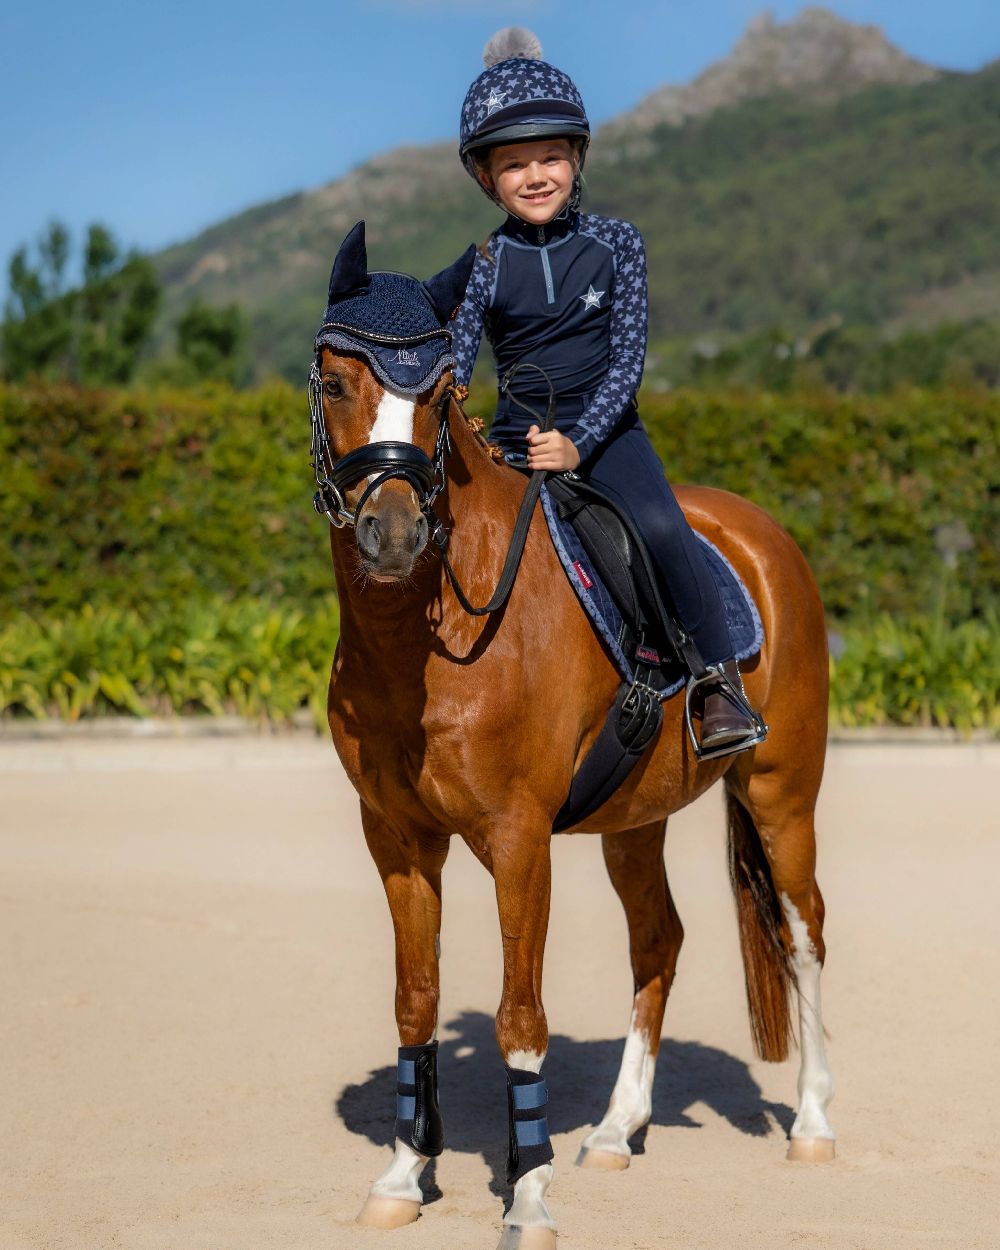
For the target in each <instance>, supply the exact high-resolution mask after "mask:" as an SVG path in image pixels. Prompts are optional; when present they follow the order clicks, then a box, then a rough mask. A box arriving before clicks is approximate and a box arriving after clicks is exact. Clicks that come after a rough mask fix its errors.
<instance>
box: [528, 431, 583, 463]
mask: <svg viewBox="0 0 1000 1250" xmlns="http://www.w3.org/2000/svg"><path fill="white" fill-rule="evenodd" d="M527 441H528V468H529V469H544V470H545V471H546V472H548V473H562V472H564V471H565V470H566V469H575V468H576V467H577V466H578V465H579V463H580V453H579V452H578V451H577V449H576V445H575V444H574V443H572V442H571V441H570V440H569V439H568V438H567V437H566V435H565V434H560V433H559V431H558V430H549V432H548V433H547V434H543V433H542V432H541V430H540V429H539V428H538V426H537V425H533V426H532V427H531V429H530V430H529V431H528V440H527Z"/></svg>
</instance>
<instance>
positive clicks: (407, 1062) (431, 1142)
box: [358, 803, 448, 1228]
mask: <svg viewBox="0 0 1000 1250" xmlns="http://www.w3.org/2000/svg"><path fill="white" fill-rule="evenodd" d="M361 823H362V825H363V827H364V831H365V838H366V840H367V842H368V849H369V850H370V851H371V854H372V858H373V859H374V860H375V864H376V866H377V868H378V871H379V875H380V876H381V878H382V885H383V886H384V887H385V893H386V898H387V899H388V900H389V910H390V912H391V913H392V924H393V929H394V931H395V937H396V1026H397V1028H398V1030H399V1041H400V1047H399V1059H398V1067H397V1097H396V1147H395V1152H394V1154H393V1157H392V1161H391V1163H390V1164H389V1166H388V1167H387V1168H386V1170H385V1171H384V1172H383V1173H382V1175H381V1176H380V1177H379V1178H378V1180H376V1181H375V1183H374V1185H372V1187H371V1192H370V1193H369V1195H368V1198H367V1200H366V1202H365V1204H364V1206H363V1207H362V1209H361V1211H360V1213H359V1215H358V1223H359V1224H364V1225H366V1226H368V1227H369V1228H399V1227H401V1226H402V1225H404V1224H410V1223H412V1222H413V1221H414V1220H415V1219H416V1218H417V1217H418V1216H419V1214H420V1204H421V1201H422V1197H423V1195H422V1193H421V1190H420V1184H419V1179H420V1173H421V1172H422V1171H423V1169H424V1166H425V1165H426V1164H427V1162H428V1160H429V1159H430V1158H432V1157H434V1156H436V1155H439V1154H440V1153H441V1149H442V1147H443V1137H442V1130H441V1114H440V1111H439V1109H438V1100H437V1041H436V1033H437V1018H438V999H439V993H440V989H439V976H438V955H439V949H440V948H439V934H440V931H441V869H442V867H443V866H444V861H445V857H446V856H447V854H448V842H447V839H440V838H434V837H431V836H429V835H421V834H417V833H403V832H402V831H400V830H397V829H395V828H393V827H392V826H391V825H389V824H388V823H387V822H386V821H384V820H383V819H382V818H381V817H379V816H377V815H376V814H375V813H374V812H372V811H371V810H370V809H369V808H368V807H366V805H365V804H364V803H362V805H361Z"/></svg>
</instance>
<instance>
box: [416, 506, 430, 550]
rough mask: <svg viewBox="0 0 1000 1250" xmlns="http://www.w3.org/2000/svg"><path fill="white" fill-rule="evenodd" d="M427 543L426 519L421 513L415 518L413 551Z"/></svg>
mask: <svg viewBox="0 0 1000 1250" xmlns="http://www.w3.org/2000/svg"><path fill="white" fill-rule="evenodd" d="M426 541H427V518H426V517H425V516H424V514H423V513H421V514H420V516H418V517H417V524H416V526H415V527H414V544H413V550H414V551H419V550H420V548H421V547H422V546H423V545H424V543H425V542H426Z"/></svg>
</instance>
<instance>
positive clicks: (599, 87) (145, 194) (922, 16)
mask: <svg viewBox="0 0 1000 1250" xmlns="http://www.w3.org/2000/svg"><path fill="white" fill-rule="evenodd" d="M766 7H769V8H770V9H771V10H772V12H773V13H774V14H775V16H776V17H777V18H778V19H779V20H782V21H783V20H787V19H788V18H790V17H792V16H794V15H795V14H797V13H799V12H800V11H801V10H802V9H803V8H804V7H805V6H804V5H803V4H801V3H795V2H792V0H775V2H774V3H772V4H770V5H766V4H764V3H758V2H755V0H718V2H714V3H713V2H711V0H707V2H706V0H624V2H621V3H609V2H608V0H506V2H503V0H501V2H494V3H487V2H485V0H482V2H480V0H361V2H353V3H344V0H340V2H339V3H337V2H336V0H335V2H334V3H327V4H326V5H320V4H308V5H307V4H303V3H301V2H300V0H279V2H277V3H276V2H274V0H268V2H267V3H264V2H262V0H240V2H239V3H236V2H235V0H200V2H199V3H195V0H171V2H170V3H169V4H163V5H155V6H154V5H147V4H143V3H142V0H132V2H131V3H125V2H124V0H118V2H115V0H91V3H89V4H86V5H83V4H80V3H79V2H78V0H77V2H76V3H73V4H69V3H65V0H47V3H45V4H39V3H34V4H28V3H25V0H20V2H19V3H17V4H16V6H15V4H14V3H13V2H12V3H8V4H6V5H4V6H3V8H2V10H0V265H2V267H3V277H2V279H0V287H2V286H5V284H6V263H7V258H8V257H9V255H10V253H11V251H12V250H13V249H14V247H16V246H17V245H18V244H19V243H21V242H24V241H30V240H33V239H34V238H35V237H36V236H37V235H38V233H39V232H40V230H41V229H42V228H43V227H44V225H45V223H46V222H47V221H48V220H50V219H51V218H53V217H58V218H60V219H61V220H63V221H65V222H66V223H67V224H68V225H69V226H70V227H71V229H72V230H73V231H74V232H75V233H76V235H77V236H79V234H80V233H81V232H82V230H83V229H84V227H85V225H86V223H88V222H90V221H94V220H100V221H103V222H104V223H106V224H107V225H109V226H110V227H111V229H112V230H113V231H114V232H115V234H116V235H117V236H118V237H119V239H120V240H121V241H122V242H124V243H126V244H129V245H135V246H139V247H142V248H145V249H154V248H158V247H161V246H163V245H165V244H166V243H169V242H172V241H176V240H179V239H183V238H186V237H189V236H190V235H191V234H193V233H195V232H196V231H198V230H199V229H201V228H202V227H204V226H207V225H210V224H211V223H213V222H215V221H218V220H220V219H222V218H224V217H227V216H229V215H230V214H232V213H234V212H237V211H238V210H239V209H241V208H246V207H249V206H250V205H252V204H255V203H259V202H261V201H263V200H267V199H271V198H274V197H276V196H279V195H282V194H285V193H288V192H291V191H295V190H298V189H300V188H302V187H308V186H315V185H319V184H321V183H324V182H327V181H329V180H330V179H332V178H334V177H336V176H338V175H340V174H342V173H345V172H346V171H347V170H348V169H350V168H351V166H353V165H355V164H357V163H358V162H359V161H362V160H364V159H365V158H366V157H368V156H371V155H373V154H374V153H376V152H379V151H383V150H385V149H387V148H391V147H394V146H396V145H398V144H402V143H424V142H429V141H432V140H435V139H446V138H449V137H451V136H452V135H453V134H454V133H455V131H456V129H457V119H458V110H459V106H460V104H461V100H462V96H463V94H464V92H465V89H466V87H467V85H468V83H469V82H470V81H471V79H472V78H473V77H474V76H475V74H476V73H477V72H478V71H479V69H480V68H481V64H482V62H481V59H480V57H481V50H482V46H483V44H484V43H485V41H486V39H487V38H488V37H489V36H490V34H492V33H493V31H494V30H496V29H497V28H499V27H501V26H505V25H510V24H513V23H518V24H522V25H527V26H530V27H531V28H533V29H534V30H535V31H536V32H537V33H538V35H539V36H540V38H541V40H542V44H543V46H544V48H545V52H546V55H547V57H549V58H550V59H551V60H552V61H553V62H554V63H555V64H557V65H559V66H561V67H562V68H564V69H566V70H567V71H568V72H569V73H571V74H572V75H573V77H574V78H575V79H576V81H577V83H578V85H579V86H580V88H581V90H582V92H583V95H584V98H585V100H586V101H587V105H588V110H589V112H590V115H591V118H592V120H594V121H596V122H600V121H603V120H606V119H608V118H609V117H612V116H614V115H615V114H616V113H619V112H621V111H622V110H624V109H626V108H629V107H631V106H632V105H634V104H636V103H637V102H638V101H639V100H640V99H641V98H642V96H643V95H645V94H646V93H647V92H649V91H652V90H653V89H654V88H656V87H658V86H660V85H662V84H663V83H665V82H678V83H679V82H687V81H689V80H690V79H691V78H693V77H694V76H695V75H696V74H697V73H698V72H699V71H700V70H702V69H704V68H705V66H707V65H708V64H710V63H711V62H712V61H715V60H718V59H719V58H720V57H723V56H725V55H726V53H727V52H729V51H730V50H731V49H732V47H733V45H734V44H735V42H736V41H737V39H738V38H739V36H740V34H741V32H742V31H743V29H744V28H745V26H746V25H747V23H748V22H749V20H750V19H751V18H752V17H753V16H754V15H755V14H756V13H758V12H760V11H761V10H762V9H763V8H766ZM826 7H828V8H831V9H832V10H833V11H835V12H837V13H839V14H841V15H842V16H844V17H846V18H849V19H850V20H852V21H857V22H871V23H876V24H878V25H880V26H881V27H882V28H883V29H884V30H885V31H886V33H887V34H888V36H889V37H890V38H891V39H892V40H894V41H895V42H896V43H898V44H899V45H900V46H901V47H903V48H904V49H905V50H906V51H907V52H909V53H910V54H911V55H913V56H916V57H919V58H921V59H923V60H926V61H930V62H932V63H933V64H936V65H941V66H946V67H948V68H954V69H966V70H969V69H977V68H979V67H981V66H982V65H984V64H986V63H987V62H988V61H991V60H994V59H996V58H997V57H1000V0H949V2H948V3H945V2H944V0H831V3H829V4H828V5H827V6H826ZM432 192H433V188H428V193H429V194H430V193H432Z"/></svg>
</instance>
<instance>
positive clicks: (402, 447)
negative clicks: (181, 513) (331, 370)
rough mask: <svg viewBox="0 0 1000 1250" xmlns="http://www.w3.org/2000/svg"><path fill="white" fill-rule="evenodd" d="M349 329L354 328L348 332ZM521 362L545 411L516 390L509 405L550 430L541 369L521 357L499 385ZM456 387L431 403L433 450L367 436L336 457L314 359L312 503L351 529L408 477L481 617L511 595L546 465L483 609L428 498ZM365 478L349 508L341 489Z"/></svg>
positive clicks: (447, 447)
mask: <svg viewBox="0 0 1000 1250" xmlns="http://www.w3.org/2000/svg"><path fill="white" fill-rule="evenodd" d="M354 333H357V332H356V331H354ZM373 337H374V336H373ZM521 369H534V370H535V371H536V372H537V373H540V374H541V375H542V377H543V378H544V379H545V382H546V385H547V386H548V388H549V401H548V406H547V408H546V413H545V417H544V418H540V417H539V415H538V413H537V412H535V410H534V409H533V408H530V407H528V405H527V404H525V403H524V402H523V401H521V400H520V399H518V398H517V396H516V395H514V394H510V398H511V399H512V400H513V402H514V403H515V404H517V405H518V406H519V407H521V408H523V409H524V410H525V412H527V413H529V414H530V415H531V416H533V417H535V419H536V420H538V423H539V426H540V428H541V430H542V431H543V432H545V431H548V430H550V429H551V428H552V425H553V422H554V420H555V388H554V387H553V385H552V382H551V380H550V378H549V376H548V374H547V373H546V372H545V370H544V369H541V368H540V367H539V366H538V365H533V364H530V363H528V362H519V363H517V364H515V365H514V366H513V367H512V368H511V369H509V370H508V372H507V374H506V375H505V377H504V379H503V382H502V384H501V387H500V389H501V391H502V392H504V393H509V388H510V384H511V382H512V381H513V380H514V378H515V376H516V375H517V373H518V372H519V371H520V370H521ZM456 389H457V388H456V386H455V384H454V383H449V384H448V385H447V386H446V387H445V389H444V392H443V393H442V396H441V399H440V401H439V403H438V405H437V408H438V431H437V437H436V438H435V440H434V455H433V457H431V456H428V455H427V453H426V452H425V451H423V450H422V449H421V448H420V447H417V446H415V445H414V444H413V443H398V442H391V441H381V442H374V443H366V444H364V445H363V446H361V447H356V448H355V449H354V451H349V452H348V453H347V455H346V456H341V457H340V459H339V460H337V459H335V458H334V455H333V450H332V448H331V447H330V439H329V436H328V434H327V432H326V422H325V421H324V419H323V379H322V377H321V376H320V372H319V366H318V365H317V364H316V362H315V361H314V362H313V365H312V368H311V369H310V371H309V418H310V424H311V439H310V447H309V451H310V456H311V463H312V469H313V473H314V474H315V477H316V486H317V490H316V494H315V495H314V496H313V507H314V508H315V509H316V511H317V512H318V513H319V514H320V515H321V516H325V517H326V518H327V520H328V521H329V522H330V524H331V525H332V526H334V528H335V529H343V528H344V527H345V526H350V527H351V528H356V526H357V524H358V521H359V520H360V518H361V510H362V509H363V508H364V506H365V504H366V503H367V502H368V500H369V499H370V498H371V496H372V495H373V494H374V492H375V491H377V490H378V488H379V487H380V486H381V485H383V483H385V482H388V481H392V480H394V479H395V480H399V481H404V482H406V483H407V484H408V485H409V486H410V488H411V489H412V490H413V492H414V494H415V495H416V497H417V504H418V506H419V508H420V511H421V512H422V513H423V515H424V517H425V518H426V520H427V525H428V532H429V534H430V538H431V540H432V541H433V543H434V545H435V546H436V547H437V549H438V551H439V552H440V555H441V561H442V563H443V564H444V567H445V571H446V572H447V574H448V578H449V580H450V582H451V584H452V588H453V589H454V591H455V596H456V598H457V599H458V601H459V603H460V604H461V605H462V607H463V608H464V610H465V611H466V612H468V613H469V614H470V615H472V616H486V615H488V614H489V613H491V612H495V611H496V610H497V608H499V607H501V606H502V604H503V603H504V602H505V601H506V599H507V596H508V595H509V594H510V591H511V587H512V586H513V585H514V578H515V577H516V576H517V570H518V567H519V565H520V563H521V555H522V553H523V552H524V544H525V542H526V540H527V537H528V527H529V526H530V524H531V516H532V513H533V512H534V510H535V504H536V503H537V502H538V495H539V492H540V490H541V488H542V481H543V480H544V478H545V471H544V470H542V469H536V470H535V471H534V472H533V473H532V475H531V479H530V481H529V483H528V489H527V490H526V491H525V494H524V499H523V500H522V501H521V507H520V509H519V511H518V514H517V520H516V521H515V523H514V531H513V534H512V535H511V542H510V547H509V548H508V551H507V558H506V560H505V561H504V567H503V570H502V572H501V574H500V580H499V581H498V583H497V588H496V590H495V591H494V592H493V594H492V596H491V597H490V600H489V602H488V603H486V604H484V605H483V606H482V607H481V608H477V607H474V606H473V605H472V603H470V601H469V599H468V597H467V596H466V594H465V591H464V590H463V589H462V586H461V584H460V583H459V580H458V578H457V577H456V575H455V570H454V569H453V568H452V566H451V561H450V560H449V559H448V541H449V535H448V531H447V530H446V529H445V527H444V524H443V522H442V521H441V519H440V517H439V516H438V515H437V513H436V512H435V511H434V501H435V500H436V499H437V497H438V495H440V493H441V492H442V491H443V490H444V488H445V485H446V483H447V475H446V470H445V461H446V459H447V457H448V453H449V452H450V451H451V433H450V430H449V425H448V420H449V415H450V409H451V404H452V401H455V402H457V396H456ZM366 477H367V478H370V479H371V481H369V483H368V485H367V486H366V487H365V489H364V491H363V492H362V494H361V497H360V499H359V500H358V502H357V503H356V504H355V506H354V508H353V509H351V508H348V507H347V503H346V499H345V494H346V492H347V491H349V490H350V489H351V487H352V486H356V485H357V483H358V482H360V481H361V480H362V479H363V478H366Z"/></svg>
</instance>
